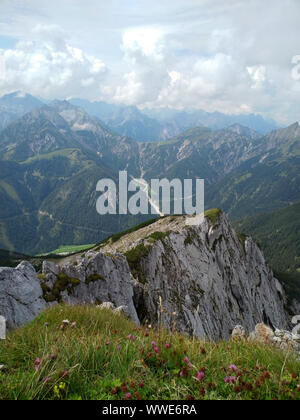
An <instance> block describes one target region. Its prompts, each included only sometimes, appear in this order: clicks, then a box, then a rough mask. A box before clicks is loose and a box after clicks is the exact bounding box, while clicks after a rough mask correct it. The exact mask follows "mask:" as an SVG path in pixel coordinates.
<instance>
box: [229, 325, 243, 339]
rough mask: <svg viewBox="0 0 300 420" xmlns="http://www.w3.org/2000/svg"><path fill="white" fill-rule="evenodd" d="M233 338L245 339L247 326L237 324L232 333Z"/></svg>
mask: <svg viewBox="0 0 300 420" xmlns="http://www.w3.org/2000/svg"><path fill="white" fill-rule="evenodd" d="M231 338H232V339H233V340H244V339H245V338H246V331H245V328H244V327H242V326H241V325H237V326H236V327H234V329H233V331H232V333H231Z"/></svg>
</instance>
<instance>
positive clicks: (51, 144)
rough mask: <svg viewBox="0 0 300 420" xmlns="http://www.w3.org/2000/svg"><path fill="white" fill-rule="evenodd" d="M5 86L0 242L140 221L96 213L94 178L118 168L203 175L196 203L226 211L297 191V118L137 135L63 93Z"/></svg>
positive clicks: (29, 247) (44, 242) (22, 247)
mask: <svg viewBox="0 0 300 420" xmlns="http://www.w3.org/2000/svg"><path fill="white" fill-rule="evenodd" d="M15 96H16V102H14V97H13V95H11V96H10V97H4V99H3V98H2V99H1V100H0V103H2V104H3V103H4V102H5V103H6V104H7V105H6V107H7V108H6V109H7V110H8V109H10V111H9V112H10V113H11V115H13V114H14V117H12V118H13V121H12V122H11V123H10V124H9V125H8V126H6V128H4V129H3V130H2V131H1V132H0V248H3V249H8V250H15V251H18V252H22V253H26V254H31V255H33V254H37V253H43V252H48V251H51V250H52V249H56V248H58V247H59V246H60V245H62V244H83V243H96V242H99V241H100V240H102V239H103V238H105V237H107V236H109V235H111V234H113V233H115V232H119V231H121V230H124V229H126V228H128V227H131V226H133V225H135V224H136V223H138V222H141V221H143V220H144V219H146V218H147V217H146V216H143V217H141V216H130V217H128V216H113V215H110V216H106V217H101V216H99V215H98V214H97V213H96V210H95V203H96V199H97V193H96V183H97V181H98V180H99V179H100V178H104V177H105V178H107V177H109V178H112V179H114V180H117V179H118V172H119V170H124V169H126V170H127V171H128V173H129V175H130V176H132V177H142V178H144V179H145V180H146V181H150V179H151V178H164V177H166V178H168V179H173V178H181V179H183V178H196V177H199V178H204V179H205V185H206V207H207V208H211V207H220V208H222V209H223V210H225V211H226V212H227V213H228V215H229V217H230V218H231V220H233V221H237V220H241V219H243V218H245V217H248V216H251V215H257V214H261V213H268V212H271V211H276V210H278V209H280V208H284V207H287V206H289V205H290V204H291V203H295V202H297V201H299V200H300V171H299V168H300V127H299V124H298V123H295V124H293V125H291V126H289V127H287V128H283V129H278V130H274V131H272V132H271V133H268V134H266V135H262V134H261V133H259V132H257V131H256V130H254V129H253V128H249V127H246V126H243V125H240V124H237V123H235V124H232V125H230V126H229V127H227V128H222V129H218V130H215V129H212V128H210V127H203V126H201V127H194V128H190V129H188V130H186V131H184V132H183V133H180V134H178V135H177V136H175V137H173V138H171V139H168V140H164V141H156V142H140V141H136V140H134V139H132V138H131V137H128V136H125V135H120V134H118V133H116V131H114V130H113V129H111V128H108V124H107V120H106V121H104V122H103V120H101V119H100V118H99V116H95V115H91V114H93V112H92V111H91V110H90V113H88V112H86V110H84V109H83V108H82V107H81V108H80V107H78V106H75V105H73V104H72V103H70V102H69V101H52V102H49V103H48V104H46V105H45V104H43V103H42V102H41V101H38V100H35V98H33V97H30V95H25V96H24V95H23V97H20V95H16V94H15ZM20 102H21V103H22V104H23V105H22V106H20ZM37 104H38V106H36V105H37ZM98 105H99V103H98ZM1 106H3V105H1ZM26 106H28V107H29V112H27V113H25V114H24V115H20V114H23V113H24V112H25V110H26ZM93 106H94V105H93ZM30 108H33V109H30ZM100 108H101V106H100V105H99V109H100ZM102 108H103V109H104V110H105V112H106V113H107V116H109V115H112V114H110V113H109V110H108V108H107V107H106V105H103V104H102ZM111 110H112V112H113V111H114V106H112V109H111ZM6 112H8V111H6ZM102 112H104V111H102ZM18 113H19V114H18ZM17 114H18V116H17ZM107 118H108V117H107ZM149 118H150V117H149Z"/></svg>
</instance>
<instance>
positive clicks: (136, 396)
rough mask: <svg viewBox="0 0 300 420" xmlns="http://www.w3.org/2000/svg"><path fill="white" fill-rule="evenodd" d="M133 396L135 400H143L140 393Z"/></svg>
mask: <svg viewBox="0 0 300 420" xmlns="http://www.w3.org/2000/svg"><path fill="white" fill-rule="evenodd" d="M133 396H134V398H136V399H137V400H142V399H143V398H142V396H141V394H140V393H139V392H137V391H136V392H135V393H134V394H133Z"/></svg>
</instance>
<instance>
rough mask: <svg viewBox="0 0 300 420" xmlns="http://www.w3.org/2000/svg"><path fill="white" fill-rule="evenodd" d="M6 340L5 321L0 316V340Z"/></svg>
mask: <svg viewBox="0 0 300 420" xmlns="http://www.w3.org/2000/svg"><path fill="white" fill-rule="evenodd" d="M5 338H6V319H5V318H4V316H0V340H5Z"/></svg>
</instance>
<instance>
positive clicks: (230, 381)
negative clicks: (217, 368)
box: [224, 376, 236, 384]
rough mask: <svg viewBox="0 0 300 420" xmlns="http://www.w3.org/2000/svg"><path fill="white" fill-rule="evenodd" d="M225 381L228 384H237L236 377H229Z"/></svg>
mask: <svg viewBox="0 0 300 420" xmlns="http://www.w3.org/2000/svg"><path fill="white" fill-rule="evenodd" d="M224 381H225V383H226V384H234V383H235V382H236V376H227V377H226V378H225V379H224Z"/></svg>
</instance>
